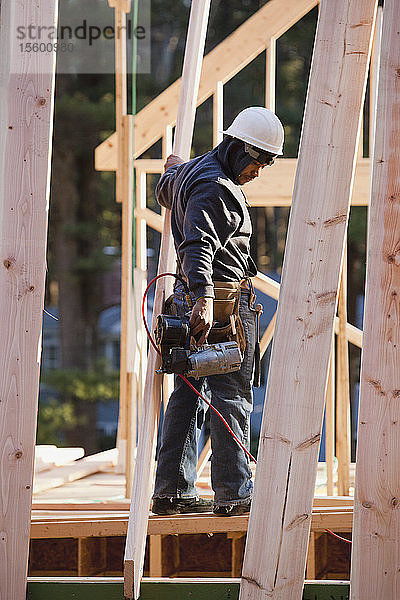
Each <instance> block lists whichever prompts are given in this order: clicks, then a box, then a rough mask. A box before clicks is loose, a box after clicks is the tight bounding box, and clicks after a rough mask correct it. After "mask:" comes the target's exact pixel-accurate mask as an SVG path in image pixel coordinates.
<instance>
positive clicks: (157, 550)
mask: <svg viewBox="0 0 400 600" xmlns="http://www.w3.org/2000/svg"><path fill="white" fill-rule="evenodd" d="M162 538H163V536H162V535H150V536H149V544H150V569H149V571H150V573H149V574H150V577H162V576H163V563H162Z"/></svg>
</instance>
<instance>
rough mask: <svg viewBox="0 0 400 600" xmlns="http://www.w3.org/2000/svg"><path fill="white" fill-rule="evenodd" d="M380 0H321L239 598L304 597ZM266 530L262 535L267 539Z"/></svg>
mask: <svg viewBox="0 0 400 600" xmlns="http://www.w3.org/2000/svg"><path fill="white" fill-rule="evenodd" d="M375 12H376V2H375V0H368V1H365V2H362V3H361V2H359V1H358V0H324V1H323V2H321V7H320V14H319V20H318V26H317V34H316V42H315V48H314V55H313V61H312V67H311V74H310V83H309V90H308V97H307V103H306V111H305V117H304V124H303V132H302V139H301V144H300V153H299V163H298V169H297V174H296V182H295V189H294V197H293V206H292V212H291V216H290V222H289V230H288V241H287V245H286V251H285V259H284V266H283V276H282V284H281V291H280V298H279V307H278V316H277V322H276V330H275V337H274V343H273V350H272V359H271V366H270V371H269V381H268V390H267V398H266V407H265V410H264V418H263V424H262V430H261V435H260V446H259V454H258V464H257V471H256V482H255V495H254V501H253V505H252V510H251V516H250V521H249V533H248V538H247V547H246V555H245V562H244V567H243V575H242V585H241V594H240V598H241V600H261V599H263V600H265V598H272V599H273V600H300V598H301V596H302V589H303V583H304V572H305V566H306V554H307V543H308V535H309V529H310V520H311V508H312V499H313V494H314V486H315V477H316V470H317V460H318V450H319V441H320V437H321V424H322V417H323V410H324V401H325V392H326V385H327V375H328V365H329V356H330V349H331V341H332V331H333V326H334V317H335V310H336V302H337V291H338V285H339V276H340V267H341V262H342V255H343V247H344V240H345V234H346V226H347V219H348V211H349V204H350V196H351V189H352V183H353V175H354V166H355V158H356V142H357V137H358V129H359V122H360V115H361V109H362V104H363V98H364V94H365V82H366V75H367V67H368V59H369V53H370V45H371V33H372V27H373V23H374V17H375ZM265 540H268V543H267V544H266V543H265Z"/></svg>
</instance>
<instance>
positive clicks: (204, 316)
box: [189, 298, 213, 346]
mask: <svg viewBox="0 0 400 600" xmlns="http://www.w3.org/2000/svg"><path fill="white" fill-rule="evenodd" d="M212 324H213V298H199V299H198V300H197V302H196V304H195V305H194V307H193V310H192V315H191V317H190V321H189V325H190V329H191V334H192V335H193V336H196V335H197V334H200V333H201V337H200V338H199V339H198V341H197V345H198V346H202V345H203V344H204V343H205V341H206V339H207V336H208V333H209V331H210V329H211V326H212ZM196 339H197V338H196Z"/></svg>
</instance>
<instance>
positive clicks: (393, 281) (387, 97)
mask: <svg viewBox="0 0 400 600" xmlns="http://www.w3.org/2000/svg"><path fill="white" fill-rule="evenodd" d="M399 29H400V14H399V6H398V2H397V1H396V0H386V1H385V8H384V13H383V32H382V47H381V59H380V72H379V90H378V101H377V115H376V116H377V118H376V133H375V149H374V160H373V176H372V195H371V205H370V216H369V227H368V231H369V233H368V243H367V254H368V256H367V279H366V280H367V286H366V303H365V315H364V348H363V353H362V359H361V389H360V406H359V428H358V443H357V470H356V489H355V499H354V537H353V549H352V573H351V599H352V600H375V599H376V598H382V599H383V598H385V600H395V599H397V598H399V596H400V571H399V561H398V548H399V544H400V513H399V509H398V507H399V506H400V504H399V496H400V491H399V490H400V479H399V458H400V432H399V427H400V410H399V397H400V391H399V390H400V340H399V315H400V270H399V264H400V251H399V248H400V245H399V231H400V204H399V199H400V166H399V155H400V110H399V97H400V76H399V74H400V59H399V57H400V35H399Z"/></svg>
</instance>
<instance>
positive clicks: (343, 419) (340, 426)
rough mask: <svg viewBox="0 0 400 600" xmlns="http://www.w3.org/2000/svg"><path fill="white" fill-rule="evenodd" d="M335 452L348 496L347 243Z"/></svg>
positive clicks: (341, 489) (340, 487)
mask: <svg viewBox="0 0 400 600" xmlns="http://www.w3.org/2000/svg"><path fill="white" fill-rule="evenodd" d="M338 317H339V332H338V335H337V382H336V385H337V396H336V397H337V403H336V454H337V459H338V483H337V485H338V495H339V496H348V495H349V486H350V479H349V478H350V457H351V432H350V380H349V343H348V339H347V244H346V245H345V251H344V255H343V265H342V278H341V282H340V289H339V301H338Z"/></svg>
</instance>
